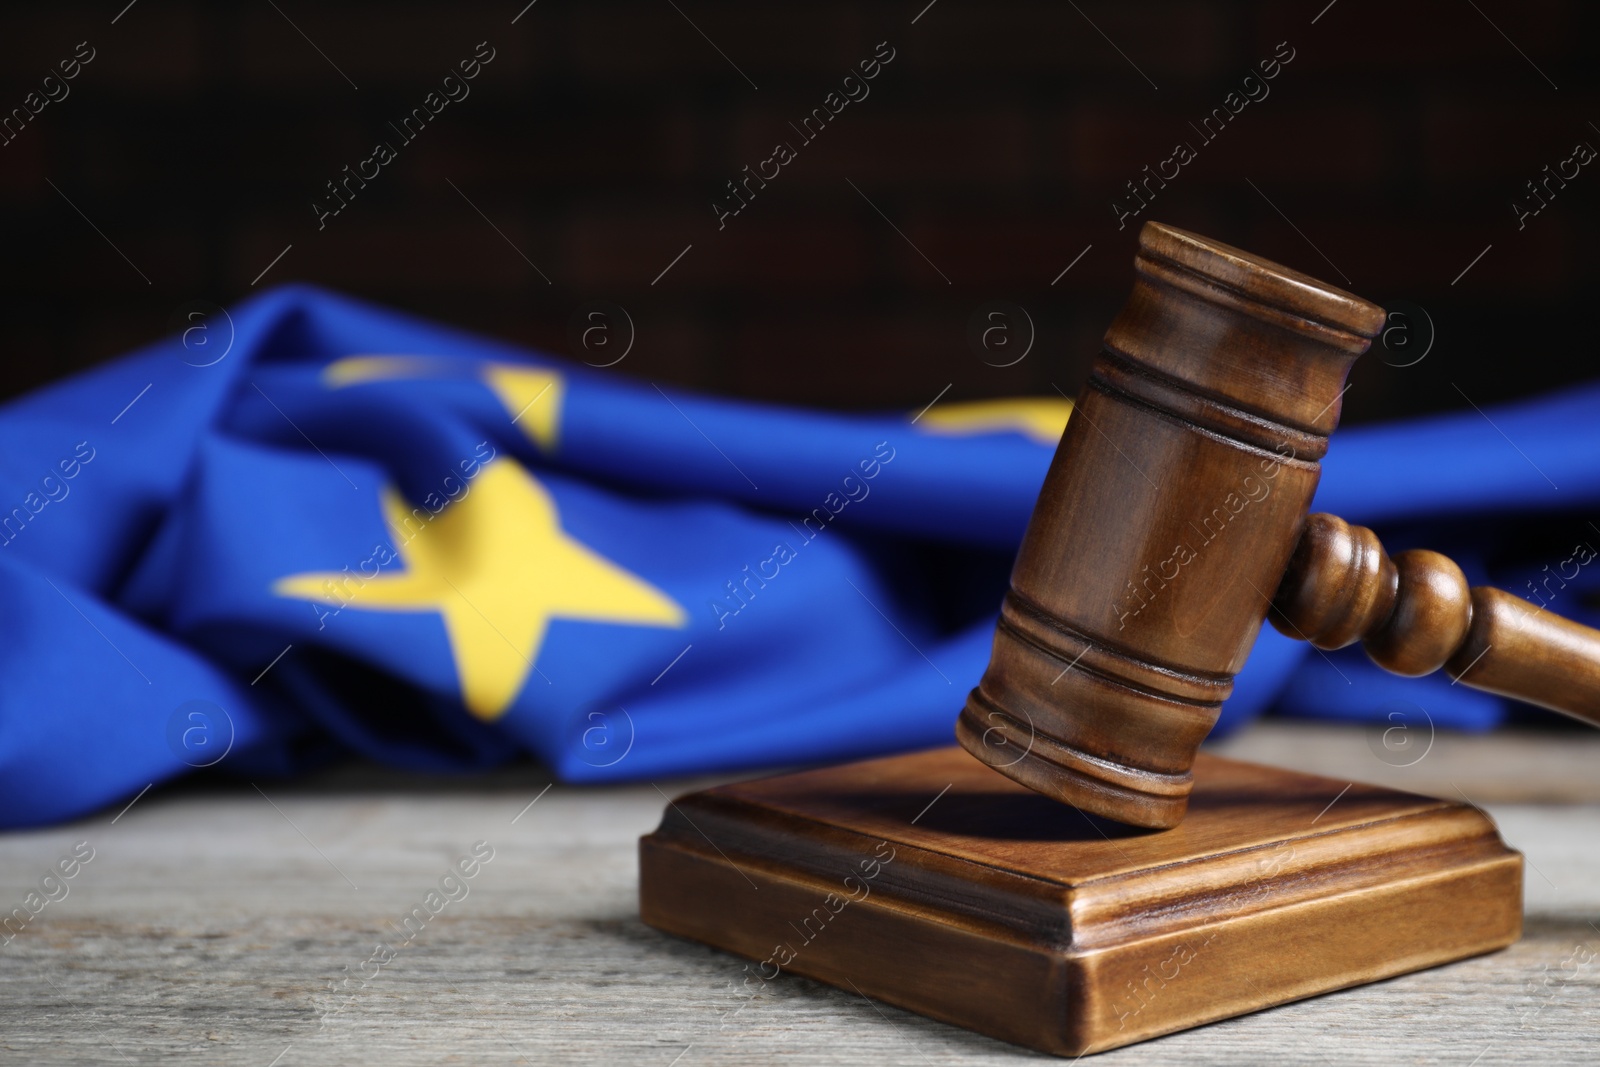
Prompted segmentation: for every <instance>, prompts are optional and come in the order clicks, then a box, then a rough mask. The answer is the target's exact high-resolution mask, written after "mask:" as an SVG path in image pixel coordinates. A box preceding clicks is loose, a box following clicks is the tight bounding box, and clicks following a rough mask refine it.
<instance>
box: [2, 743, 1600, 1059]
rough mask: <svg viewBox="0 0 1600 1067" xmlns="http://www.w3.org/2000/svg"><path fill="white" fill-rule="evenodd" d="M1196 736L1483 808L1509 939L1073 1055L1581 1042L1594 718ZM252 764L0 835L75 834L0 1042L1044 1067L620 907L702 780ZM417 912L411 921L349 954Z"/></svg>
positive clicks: (40, 1050) (1585, 1026) (22, 873)
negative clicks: (1547, 730)
mask: <svg viewBox="0 0 1600 1067" xmlns="http://www.w3.org/2000/svg"><path fill="white" fill-rule="evenodd" d="M1217 750H1218V751H1221V752H1223V753H1224V754H1227V755H1232V756H1238V757H1242V758H1255V759H1265V760H1270V761H1273V762H1277V763H1280V764H1284V765H1288V766H1296V767H1299V768H1303V769H1306V770H1310V771H1315V772H1317V773H1321V774H1328V775H1334V776H1345V777H1350V778H1359V779H1361V780H1366V781H1375V782H1383V783H1385V784H1394V785H1399V786H1401V787H1403V788H1410V789H1414V790H1416V791H1419V792H1430V791H1432V792H1437V793H1439V794H1440V795H1446V796H1457V795H1465V796H1467V797H1468V798H1469V799H1470V800H1472V801H1473V802H1475V803H1479V804H1481V805H1483V806H1484V807H1485V809H1486V810H1488V811H1489V812H1490V813H1491V814H1492V815H1493V816H1494V818H1495V819H1496V820H1497V821H1498V823H1499V825H1500V827H1501V830H1502V832H1503V834H1504V836H1505V838H1506V840H1507V841H1508V842H1509V843H1510V844H1511V845H1512V846H1513V847H1515V848H1518V849H1521V850H1522V851H1523V852H1524V853H1525V854H1526V856H1527V858H1528V871H1527V879H1526V881H1527V916H1528V918H1527V933H1526V936H1525V937H1524V938H1523V940H1522V941H1521V942H1519V943H1518V944H1517V945H1515V946H1514V947H1512V948H1511V949H1510V950H1508V951H1506V952H1503V953H1499V954H1496V955H1493V956H1490V957H1486V958H1480V959H1476V960H1468V961H1466V962H1463V963H1459V964H1454V965H1451V966H1448V967H1443V968H1439V969H1437V970H1434V971H1429V972H1425V973H1421V974H1415V975H1409V976H1405V977H1402V978H1398V979H1395V980H1392V981H1388V982H1383V983H1379V984H1377V985H1373V986H1367V987H1364V988H1361V989H1355V990H1350V991H1346V992H1343V993H1336V994H1333V995H1330V996H1325V997H1320V998H1317V999H1314V1000H1311V1001H1305V1002H1301V1003H1298V1004H1292V1005H1289V1006H1286V1007H1283V1008H1278V1009H1275V1010H1272V1011H1266V1012H1260V1013H1257V1014H1255V1015H1251V1016H1247V1017H1245V1018H1241V1019H1235V1020H1231V1021H1228V1022H1224V1023H1219V1024H1217V1025H1214V1026H1209V1027H1204V1028H1201V1029H1199V1030H1192V1031H1189V1032H1187V1033H1182V1034H1177V1035H1174V1036H1172V1037H1167V1038H1163V1039H1160V1040H1157V1041H1154V1042H1149V1043H1146V1044H1143V1045H1136V1046H1133V1047H1131V1048H1127V1049H1123V1050H1120V1051H1116V1052H1110V1053H1106V1054H1105V1055H1103V1056H1101V1057H1097V1058H1096V1059H1095V1061H1094V1062H1096V1063H1100V1064H1106V1065H1107V1067H1114V1065H1123V1064H1143V1063H1151V1064H1154V1063H1160V1064H1163V1065H1170V1064H1172V1063H1175V1062H1181V1063H1186V1064H1187V1063H1195V1064H1219V1065H1223V1064H1226V1065H1229V1067H1232V1065H1235V1064H1262V1063H1270V1064H1273V1065H1275V1067H1276V1065H1290V1064H1301V1063H1304V1064H1329V1063H1339V1064H1368V1063H1371V1064H1389V1063H1419V1064H1433V1063H1440V1064H1460V1065H1461V1067H1469V1065H1473V1064H1476V1065H1478V1067H1490V1065H1493V1064H1503V1063H1525V1062H1539V1063H1545V1064H1556V1063H1573V1064H1580V1063H1581V1064H1592V1063H1595V1062H1597V1059H1600V769H1597V768H1600V734H1589V733H1577V732H1573V733H1569V734H1561V735H1556V736H1555V737H1552V736H1551V735H1535V734H1530V735H1527V736H1511V737H1507V736H1504V735H1499V736H1496V737H1492V738H1483V737H1458V736H1450V735H1445V734H1440V735H1439V736H1438V737H1437V738H1435V740H1434V744H1433V747H1432V749H1431V750H1430V751H1429V752H1428V754H1427V756H1426V757H1424V758H1423V759H1422V760H1421V761H1420V762H1418V763H1417V764H1415V765H1414V766H1411V767H1405V768H1401V767H1394V766H1390V763H1392V762H1396V761H1395V760H1393V759H1392V758H1391V759H1390V760H1389V762H1385V761H1384V760H1383V759H1380V758H1379V757H1378V756H1377V755H1375V754H1374V752H1373V750H1372V747H1371V746H1370V745H1369V744H1368V743H1367V734H1366V732H1365V731H1362V730H1359V729H1350V728H1340V727H1327V726H1315V727H1307V726H1299V725H1295V724H1283V723H1280V724H1270V725H1261V726H1258V727H1256V728H1254V729H1252V730H1250V731H1248V732H1246V733H1245V734H1244V735H1242V736H1240V737H1238V738H1236V739H1232V740H1230V741H1229V742H1227V743H1226V744H1224V745H1221V746H1218V748H1217ZM259 784H260V786H261V787H262V789H261V790H257V789H256V788H253V787H252V786H250V785H248V784H244V785H241V786H238V787H221V786H207V787H205V788H199V787H194V786H180V787H177V788H173V789H167V790H153V791H151V792H150V793H149V794H147V795H146V796H144V797H143V798H142V799H140V800H139V801H138V802H137V803H136V804H134V805H133V806H132V807H131V808H130V809H128V810H127V811H126V812H125V813H123V814H121V815H120V816H119V815H118V813H117V811H116V810H112V811H108V812H106V813H104V814H102V815H99V816H97V817H94V818H90V819H86V820H83V821H82V822H80V823H77V824H74V825H72V826H67V827H57V828H53V829H49V830H42V831H35V832H29V833H19V834H11V835H7V836H4V837H0V907H3V908H4V909H6V910H9V909H10V908H13V907H17V906H19V905H20V904H21V902H22V898H23V896H24V895H25V894H26V893H27V892H28V891H29V890H30V889H31V888H33V887H34V886H35V885H36V884H37V882H38V880H39V879H40V878H41V877H42V876H43V875H44V874H45V873H46V871H47V869H48V868H49V867H50V866H51V865H53V864H55V862H56V861H57V859H58V858H59V857H61V856H63V855H66V854H68V853H70V852H71V849H72V846H73V845H74V843H76V842H79V841H88V842H89V845H90V847H92V848H93V849H94V858H93V859H92V860H91V861H90V862H88V863H87V864H85V865H83V866H82V868H81V870H79V871H78V873H77V875H76V877H74V878H73V879H71V880H70V881H68V882H67V883H66V885H67V887H68V895H67V896H65V897H64V898H62V899H60V900H58V901H55V902H52V903H49V904H48V905H46V906H45V908H44V909H43V910H42V911H41V912H40V913H39V914H38V915H37V917H35V918H34V919H33V920H32V921H31V922H30V923H29V924H28V926H27V927H26V928H25V929H23V930H22V931H21V932H20V933H18V934H17V935H16V936H15V937H14V938H13V940H11V941H10V943H8V944H5V945H3V946H0V1063H18V1064H33V1063H73V1064H130V1063H134V1064H144V1063H160V1064H190V1063H192V1064H209V1063H229V1064H233V1063H243V1064H259V1065H261V1067H268V1065H273V1064H276V1065H277V1067H292V1065H296V1064H346V1063H348V1064H383V1065H384V1067H398V1065H401V1064H430V1065H432V1064H441V1063H473V1064H484V1063H585V1064H587V1063H595V1064H657V1065H660V1067H671V1065H673V1064H677V1065H678V1067H694V1065H697V1064H705V1063H720V1064H755V1063H769V1062H770V1063H782V1064H838V1063H855V1064H874V1065H876V1064H897V1063H904V1064H954V1063H991V1062H992V1063H1000V1062H1017V1061H1022V1060H1027V1059H1032V1060H1035V1061H1038V1062H1049V1061H1048V1059H1047V1058H1046V1057H1040V1056H1037V1055H1035V1054H1034V1053H1030V1052H1027V1051H1024V1050H1022V1049H1018V1048H1014V1047H1011V1046H1008V1045H1004V1044H1001V1043H999V1042H996V1041H992V1040H989V1039H987V1038H983V1037H979V1036H977V1035H975V1034H971V1033H968V1032H965V1031H962V1030H958V1029H955V1028H952V1027H949V1026H945V1025H942V1024H939V1023H935V1022H931V1021H929V1020H926V1019H923V1018H920V1017H918V1016H915V1015H910V1014H907V1013H905V1012H901V1011H898V1010H896V1009H894V1008H890V1007H887V1006H884V1005H881V1004H876V1003H873V1002H870V1001H867V1000H866V999H864V998H862V997H859V996H856V995H854V994H852V993H846V992H842V991H840V990H837V989H833V988H829V987H825V986H821V985H817V984H815V983H812V982H809V981H806V980H804V979H798V978H788V977H785V978H782V979H780V980H778V981H774V982H770V983H763V985H764V986H765V987H766V988H765V989H764V991H763V993H762V995H760V996H758V997H757V998H756V999H754V1000H746V999H745V997H744V995H743V994H742V993H741V985H740V979H742V978H743V976H744V972H743V970H742V968H743V961H740V960H735V959H733V958H732V957H729V956H724V955H722V954H720V953H718V952H714V951H712V950H710V949H707V948H703V947H701V946H698V945H694V944H689V943H686V942H681V941H677V940H674V939H672V938H670V937H667V936H665V935H662V934H658V933H656V932H655V931H653V930H651V929H649V928H647V927H645V926H644V925H642V924H641V923H640V922H639V919H638V914H637V912H638V909H637V903H636V899H635V893H636V887H637V864H636V859H635V844H636V841H637V838H638V836H639V835H640V834H641V833H644V832H646V831H648V830H650V829H652V828H653V827H654V826H655V824H656V822H657V820H658V818H659V816H660V811H661V808H662V807H663V805H664V803H665V800H664V798H663V795H662V794H663V792H665V793H666V794H671V795H676V793H678V792H682V791H684V790H686V789H687V788H690V787H691V786H695V787H697V786H700V785H703V784H706V783H705V782H700V781H697V782H692V783H690V782H682V781H679V782H660V783H657V785H658V786H659V790H658V789H657V788H656V787H654V786H651V785H639V786H630V787H626V788H615V789H581V788H569V787H565V786H556V787H554V788H552V789H550V790H549V791H548V792H542V790H544V788H545V786H546V785H547V784H548V777H547V776H546V775H544V774H543V773H542V772H539V771H537V770H534V769H529V768H524V769H518V770H512V771H506V772H500V773H497V774H495V775H492V776H490V777H487V778H485V777H479V778H474V779H471V780H446V781H440V780H437V779H418V778H415V777H409V776H403V775H396V774H392V773H389V772H383V771H377V770H372V769H361V768H357V769H345V770H341V771H339V772H335V773H331V774H326V775H322V776H320V777H318V778H315V779H313V780H309V781H302V782H298V783H295V784H293V785H289V784H283V783H268V782H262V783H259ZM530 805H531V806H530ZM114 817H115V818H114ZM480 840H481V841H486V842H488V845H489V847H492V848H493V850H494V857H493V859H492V860H490V861H489V862H487V863H486V864H483V865H481V868H480V869H479V870H478V872H477V874H476V876H475V877H473V878H471V879H470V880H462V881H461V882H460V883H459V885H458V883H454V882H452V883H448V885H447V888H448V889H449V890H450V893H451V895H453V896H458V897H459V899H456V900H453V901H448V902H446V903H444V904H443V906H442V909H441V910H440V911H439V912H438V914H437V915H436V916H432V915H431V913H430V912H428V911H427V909H426V907H425V903H426V902H425V897H426V895H427V894H428V893H429V891H430V890H436V889H437V887H438V885H439V880H440V878H441V876H442V875H444V874H445V872H446V869H447V867H448V866H449V865H451V864H453V863H454V862H455V861H456V860H457V859H458V858H459V857H461V856H463V855H465V854H467V853H469V852H470V850H471V848H472V846H473V843H474V842H477V841H480ZM480 851H482V850H481V849H480ZM463 887H464V889H465V891H466V895H465V896H460V893H461V891H462V888H463ZM437 899H442V897H441V898H437ZM419 906H423V907H424V914H428V915H430V916H431V917H430V918H429V919H428V921H427V922H426V924H422V923H419V922H417V920H415V919H413V926H414V927H417V928H418V929H417V931H416V933H415V936H413V937H411V939H410V940H409V942H408V943H406V944H404V946H403V947H397V948H396V951H395V955H394V958H393V959H392V960H390V961H389V962H388V963H387V964H386V965H382V966H381V967H380V966H378V965H377V964H374V963H367V962H366V961H369V960H370V959H371V958H372V955H373V948H374V944H375V943H376V942H378V941H380V940H384V941H386V942H387V943H388V944H389V945H390V946H391V947H392V948H393V947H396V946H398V945H399V943H400V941H401V939H402V937H403V936H404V935H403V934H397V933H396V932H395V930H394V926H395V925H398V924H400V923H401V922H402V920H403V918H404V917H405V916H406V915H407V914H408V913H410V911H411V909H413V908H414V907H419ZM364 964H365V970H366V972H367V974H368V976H369V977H368V978H366V979H362V978H361V977H360V976H361V974H362V972H363V965H364ZM350 976H356V977H354V978H352V979H351V981H350V982H349V984H348V986H347V987H346V992H344V993H342V994H340V995H335V994H334V993H333V992H332V990H331V987H332V986H333V984H334V983H335V982H343V981H344V980H345V979H346V978H347V977H350ZM363 981H364V984H362V983H363Z"/></svg>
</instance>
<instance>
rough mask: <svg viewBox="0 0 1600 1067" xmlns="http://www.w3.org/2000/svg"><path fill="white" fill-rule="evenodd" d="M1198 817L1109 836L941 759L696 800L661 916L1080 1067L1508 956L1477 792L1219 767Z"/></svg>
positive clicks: (1505, 917) (1507, 899) (1517, 915)
mask: <svg viewBox="0 0 1600 1067" xmlns="http://www.w3.org/2000/svg"><path fill="white" fill-rule="evenodd" d="M1194 778H1195V788H1194V790H1193V792H1192V795H1191V797H1190V803H1189V817H1188V818H1187V819H1186V820H1185V821H1184V823H1183V825H1182V826H1181V827H1179V828H1178V829H1175V830H1171V831H1168V832H1165V833H1147V832H1142V831H1138V830H1134V829H1131V828H1129V827H1126V826H1119V825H1117V824H1115V823H1110V822H1101V821H1099V820H1097V819H1095V818H1094V817H1093V816H1091V815H1088V814H1087V813H1085V812H1083V811H1080V810H1075V809H1073V808H1071V807H1067V806H1064V805H1061V804H1057V803H1055V802H1054V801H1051V800H1049V799H1048V798H1046V797H1043V796H1039V795H1038V794H1036V793H1034V792H1030V791H1029V790H1028V789H1026V788H1024V787H1022V786H1021V785H1019V784H1017V783H1015V782H1013V781H1011V780H1010V779H1008V778H1006V777H1003V776H1002V775H1000V774H998V773H996V772H994V771H992V770H990V769H988V768H986V767H984V766H982V765H981V764H979V763H978V762H976V761H974V760H972V759H969V758H968V757H967V756H966V755H965V754H963V753H962V752H961V751H960V750H958V749H942V750H935V751H931V752H923V753H917V754H913V755H909V756H898V757H893V758H890V759H880V760H872V761H868V762H864V763H856V764H850V765H847V766H843V767H832V768H827V769H823V770H814V771H806V772H802V773H799V774H788V775H782V776H779V777H774V778H766V779H761V780H757V781H753V782H744V783H740V784H737V785H729V786H722V787H718V788H715V789H710V790H706V791H703V792H699V793H695V794H692V795H690V796H686V797H681V798H679V799H678V800H676V801H675V802H673V803H672V804H671V805H669V806H668V808H667V810H666V811H665V813H664V814H663V817H662V820H661V826H660V828H659V829H657V830H656V831H655V833H653V834H650V835H648V836H646V837H645V838H643V839H642V840H641V841H640V846H639V855H640V884H639V894H640V911H641V914H642V916H643V918H644V920H645V922H647V923H649V924H650V925H652V926H655V927H657V928H659V929H662V930H665V931H667V932H669V933H673V934H677V935H680V936H683V937H688V938H692V939H694V940H697V941H702V942H705V943H707V944H711V945H715V946H717V947H719V948H723V949H726V950H728V951H730V952H734V953H736V954H738V955H740V956H743V957H745V958H746V959H748V960H750V961H752V962H751V963H750V964H749V965H747V966H746V967H745V968H744V969H743V971H741V972H740V974H739V975H738V976H737V977H736V979H735V981H736V984H739V985H741V986H742V987H743V988H742V989H741V991H740V996H741V999H742V998H743V997H744V996H745V995H755V994H758V993H760V992H761V990H762V989H763V988H764V987H765V986H766V984H767V982H768V981H771V980H775V979H776V978H777V977H778V975H780V974H782V973H794V974H801V975H806V976H809V977H812V978H816V979H819V980H821V981H824V982H829V983H832V984H834V985H837V986H839V987H841V988H843V989H846V990H850V991H852V992H857V993H861V994H863V995H865V996H868V997H877V998H881V999H883V1000H886V1001H888V1002H890V1003H893V1004H897V1005H900V1006H901V1007H904V1008H908V1009H910V1010H913V1011H918V1012H922V1013H923V1014H926V1015H930V1016H932V1017H934V1018H936V1019H942V1020H944V1021H947V1022H952V1023H956V1024H958V1025H961V1026H966V1027H970V1028H971V1029H974V1030H979V1031H981V1032H983V1033H986V1034H990V1035H992V1036H995V1037H999V1038H1002V1039H1004V1040H1007V1041H1012V1042H1016V1043H1018V1044H1022V1045H1027V1046H1029V1047H1032V1048H1036V1049H1040V1050H1042V1051H1046V1052H1052V1053H1055V1054H1057V1055H1063V1056H1076V1055H1080V1054H1083V1053H1085V1052H1098V1051H1103V1050H1105V1049H1110V1048H1116V1047H1119V1046H1122V1045H1127V1044H1131V1043H1133V1042H1136V1041H1142V1040H1145V1039H1146V1038H1150V1037H1154V1036H1156V1035H1159V1034H1165V1033H1171V1032H1173V1031H1175V1030H1180V1029H1184V1028H1187V1027H1191V1026H1196V1025H1199V1024H1201V1023H1206V1022H1211V1021H1214V1020H1217V1019H1223V1018H1227V1017H1229V1016H1233V1015H1238V1014H1242V1013H1244V1012H1249V1011H1255V1010H1257V1009H1260V1008H1264V1007H1268V1006H1271V1005H1276V1004H1282V1003H1285V1002H1287V1001H1291V1000H1296V999H1300V998H1302V997H1308V996H1313V995H1315V994H1318V993H1322V992H1326V991H1328V990H1332V989H1339V988H1343V987H1346V986H1351V985H1356V984H1359V983H1363V982H1370V981H1373V980H1376V979H1380V978H1385V977H1389V976H1392V975H1396V974H1401V973H1404V972H1407V971H1412V970H1417V969H1420V968H1423V967H1429V966H1433V965H1435V964H1438V963H1443V962H1446V961H1449V960H1454V959H1460V958H1462V957H1465V956H1470V955H1476V954H1479V953H1483V952H1488V951H1491V950H1494V949H1497V948H1501V947H1503V946H1505V945H1508V944H1510V943H1511V942H1512V941H1514V940H1515V939H1516V938H1517V936H1518V933H1519V930H1520V926H1521V918H1522V907H1521V901H1522V890H1521V876H1522V859H1521V856H1520V855H1519V854H1518V853H1516V852H1513V851H1511V850H1509V849H1507V848H1506V847H1505V845H1504V844H1503V843H1502V842H1501V840H1500V838H1499V835H1498V834H1497V833H1496V831H1495V828H1494V826H1493V824H1492V823H1490V822H1489V820H1488V819H1487V818H1486V817H1485V816H1483V815H1482V814H1481V813H1480V812H1479V811H1478V810H1477V809H1475V808H1473V807H1471V806H1469V805H1467V804H1463V803H1459V802H1454V801H1444V800H1433V799H1429V798H1425V797H1420V796H1415V795H1412V794H1409V793H1402V792H1398V791H1395V790H1390V789H1384V788H1380V787H1377V786H1366V785H1359V784H1357V785H1349V784H1347V783H1345V782H1343V781H1338V780H1334V779H1328V778H1318V777H1315V776H1312V775H1306V774H1300V773H1296V772H1292V771H1283V770H1277V769H1274V768H1269V767H1262V766H1258V765H1256V764H1250V763H1242V762H1238V761H1234V760H1226V759H1221V758H1218V757H1215V756H1209V755H1202V756H1200V757H1199V759H1198V760H1197V761H1196V763H1195V765H1194Z"/></svg>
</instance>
